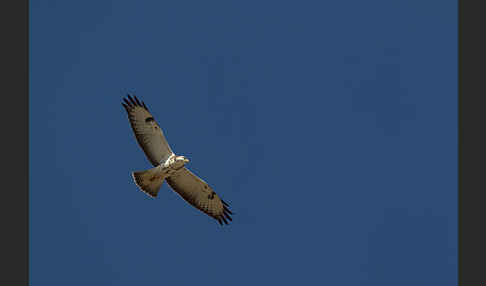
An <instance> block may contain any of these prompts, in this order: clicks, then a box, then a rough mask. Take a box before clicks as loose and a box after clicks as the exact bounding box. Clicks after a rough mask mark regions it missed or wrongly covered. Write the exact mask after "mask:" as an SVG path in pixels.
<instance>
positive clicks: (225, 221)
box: [221, 216, 228, 224]
mask: <svg viewBox="0 0 486 286" xmlns="http://www.w3.org/2000/svg"><path fill="white" fill-rule="evenodd" d="M221 219H222V220H223V221H224V223H226V224H228V221H227V220H226V219H225V218H224V216H221Z"/></svg>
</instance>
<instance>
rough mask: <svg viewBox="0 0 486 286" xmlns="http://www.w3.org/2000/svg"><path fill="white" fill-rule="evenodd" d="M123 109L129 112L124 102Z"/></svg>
mask: <svg viewBox="0 0 486 286" xmlns="http://www.w3.org/2000/svg"><path fill="white" fill-rule="evenodd" d="M122 105H123V107H124V108H125V110H126V111H128V106H127V105H126V104H125V103H123V102H122Z"/></svg>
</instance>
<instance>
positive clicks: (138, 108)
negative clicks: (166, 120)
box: [122, 95, 232, 225]
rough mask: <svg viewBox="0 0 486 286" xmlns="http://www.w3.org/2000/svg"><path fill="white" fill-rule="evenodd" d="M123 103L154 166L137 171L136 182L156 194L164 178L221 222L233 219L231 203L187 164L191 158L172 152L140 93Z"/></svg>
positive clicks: (188, 199)
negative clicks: (188, 167) (139, 97)
mask: <svg viewBox="0 0 486 286" xmlns="http://www.w3.org/2000/svg"><path fill="white" fill-rule="evenodd" d="M123 101H124V102H123V103H122V105H123V107H124V108H125V110H126V111H127V113H128V120H129V121H130V125H131V126H132V129H133V133H135V138H136V139H137V142H138V144H139V145H140V147H141V148H142V150H143V151H144V152H145V155H146V156H147V158H148V159H149V161H150V162H151V163H152V165H153V166H154V168H152V169H149V170H145V171H137V172H133V173H132V176H133V179H134V181H135V184H136V185H137V186H138V187H139V188H140V189H141V190H142V191H143V192H145V193H146V194H147V195H149V196H151V197H153V198H155V197H156V196H157V194H158V192H159V189H160V187H161V186H162V184H163V182H164V180H165V181H167V183H168V184H169V186H170V187H171V188H172V189H173V190H174V191H175V192H176V193H178V194H179V195H180V196H181V197H182V198H183V199H184V200H186V201H187V202H188V203H190V204H191V205H193V206H194V207H196V208H197V209H199V210H200V211H202V212H204V213H206V214H207V215H209V216H210V217H212V218H214V219H216V220H217V221H218V222H219V223H220V224H221V225H222V224H223V222H224V223H226V224H228V220H229V221H232V219H231V217H230V215H231V214H232V212H231V211H230V210H229V205H228V204H227V203H226V202H225V201H223V200H222V199H220V198H219V196H218V195H217V194H216V193H215V192H214V191H213V189H212V188H211V187H210V186H209V185H208V184H207V183H206V182H205V181H203V180H202V179H201V178H199V177H198V176H196V175H195V174H193V173H192V172H191V171H189V170H188V169H187V168H186V167H185V166H184V165H185V164H187V163H188V162H189V160H188V159H187V158H186V157H184V156H177V155H176V154H174V152H172V149H171V148H170V146H169V144H168V143H167V140H166V139H165V137H164V133H163V132H162V129H161V128H160V126H159V125H158V124H157V122H156V121H155V119H154V117H153V116H152V114H150V112H149V110H148V108H147V106H146V105H145V103H144V102H143V101H140V100H138V98H137V97H136V96H134V97H131V96H130V95H128V99H126V98H123Z"/></svg>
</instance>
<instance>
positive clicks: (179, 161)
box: [172, 156, 189, 169]
mask: <svg viewBox="0 0 486 286" xmlns="http://www.w3.org/2000/svg"><path fill="white" fill-rule="evenodd" d="M187 163H189V159H187V158H186V157H184V156H177V157H175V160H174V163H173V165H172V168H174V169H179V168H182V167H184V165H185V164H187Z"/></svg>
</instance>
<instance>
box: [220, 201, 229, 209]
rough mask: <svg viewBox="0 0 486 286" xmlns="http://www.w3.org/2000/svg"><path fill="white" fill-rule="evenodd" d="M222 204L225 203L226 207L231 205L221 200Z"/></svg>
mask: <svg viewBox="0 0 486 286" xmlns="http://www.w3.org/2000/svg"><path fill="white" fill-rule="evenodd" d="M221 202H222V203H223V205H225V206H227V207H229V204H228V203H227V202H225V201H223V200H221Z"/></svg>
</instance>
